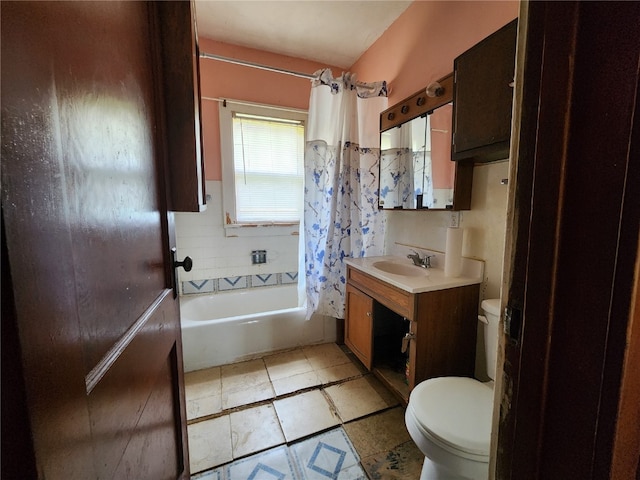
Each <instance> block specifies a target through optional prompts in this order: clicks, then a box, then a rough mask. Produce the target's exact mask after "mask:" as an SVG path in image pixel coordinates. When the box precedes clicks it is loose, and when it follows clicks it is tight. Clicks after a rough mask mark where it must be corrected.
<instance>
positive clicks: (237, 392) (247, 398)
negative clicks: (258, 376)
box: [222, 382, 275, 410]
mask: <svg viewBox="0 0 640 480" xmlns="http://www.w3.org/2000/svg"><path fill="white" fill-rule="evenodd" d="M273 397H275V393H274V392H273V386H272V385H271V382H266V383H259V384H257V385H249V386H248V387H247V388H245V389H242V388H241V387H236V388H235V389H233V390H231V391H225V390H224V387H223V390H222V409H223V410H226V409H228V408H234V407H239V406H242V405H249V404H251V403H255V402H261V401H263V400H269V399H270V398H273Z"/></svg>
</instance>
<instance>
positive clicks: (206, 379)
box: [184, 367, 221, 400]
mask: <svg viewBox="0 0 640 480" xmlns="http://www.w3.org/2000/svg"><path fill="white" fill-rule="evenodd" d="M220 386H221V383H220V367H213V368H207V369H205V370H197V371H195V372H188V373H185V374H184V389H185V395H186V396H187V400H194V399H196V398H202V397H208V396H210V395H220Z"/></svg>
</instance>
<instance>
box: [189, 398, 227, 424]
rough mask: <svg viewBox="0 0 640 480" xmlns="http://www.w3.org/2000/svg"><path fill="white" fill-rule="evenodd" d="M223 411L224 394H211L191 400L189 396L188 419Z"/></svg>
mask: <svg viewBox="0 0 640 480" xmlns="http://www.w3.org/2000/svg"><path fill="white" fill-rule="evenodd" d="M221 411H222V395H220V394H218V395H209V396H208V397H201V398H196V399H194V400H190V399H189V398H187V420H193V419H194V418H200V417H206V416H207V415H213V414H214V413H219V412H221Z"/></svg>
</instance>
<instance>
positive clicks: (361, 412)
mask: <svg viewBox="0 0 640 480" xmlns="http://www.w3.org/2000/svg"><path fill="white" fill-rule="evenodd" d="M325 392H327V394H328V395H329V396H330V397H331V400H332V401H333V404H334V405H335V407H336V409H337V410H338V414H339V415H340V418H341V419H342V421H343V422H348V421H350V420H353V419H356V418H360V417H363V416H365V415H368V414H370V413H374V412H377V411H379V410H384V409H385V408H388V407H390V406H393V405H397V403H398V402H397V401H396V399H395V398H394V397H393V395H392V394H391V393H390V392H389V391H388V390H386V389H385V387H384V386H383V385H382V384H381V383H380V382H379V381H378V380H376V378H375V377H373V376H372V375H367V376H365V377H362V378H358V379H356V380H349V381H348V382H345V383H340V384H338V385H333V386H331V387H328V388H326V389H325Z"/></svg>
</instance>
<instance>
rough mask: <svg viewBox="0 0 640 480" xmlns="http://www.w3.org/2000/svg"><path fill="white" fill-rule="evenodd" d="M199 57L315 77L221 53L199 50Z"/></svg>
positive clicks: (297, 75)
mask: <svg viewBox="0 0 640 480" xmlns="http://www.w3.org/2000/svg"><path fill="white" fill-rule="evenodd" d="M200 58H207V59H209V60H219V61H221V62H227V63H234V64H236V65H242V66H244V67H252V68H259V69H260V70H267V71H269V72H276V73H284V74H286V75H293V76H294V77H301V78H308V79H309V80H311V79H313V78H315V75H311V74H309V73H300V72H294V71H293V70H286V69H284V68H277V67H270V66H268V65H261V64H259V63H254V62H247V61H246V60H237V59H235V58H229V57H223V56H221V55H214V54H212V53H205V52H201V53H200Z"/></svg>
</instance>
